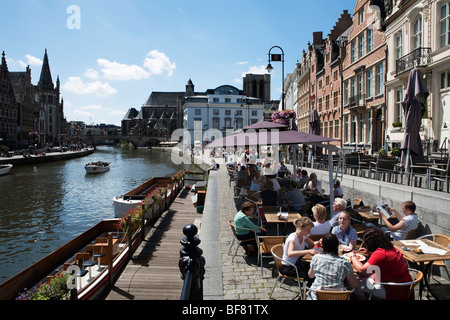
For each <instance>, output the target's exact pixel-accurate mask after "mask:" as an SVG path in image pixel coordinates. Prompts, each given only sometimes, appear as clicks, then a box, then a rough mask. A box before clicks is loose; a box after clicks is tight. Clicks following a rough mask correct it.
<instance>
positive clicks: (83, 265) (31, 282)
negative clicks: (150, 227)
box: [0, 219, 141, 300]
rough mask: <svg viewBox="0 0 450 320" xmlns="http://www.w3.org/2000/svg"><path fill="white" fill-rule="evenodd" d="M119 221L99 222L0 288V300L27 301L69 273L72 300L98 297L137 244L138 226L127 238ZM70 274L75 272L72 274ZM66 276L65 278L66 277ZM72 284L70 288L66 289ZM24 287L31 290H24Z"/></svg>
mask: <svg viewBox="0 0 450 320" xmlns="http://www.w3.org/2000/svg"><path fill="white" fill-rule="evenodd" d="M119 223H120V220H119V219H111V220H103V221H101V222H99V223H98V224H97V225H95V226H94V227H92V228H90V229H89V230H87V231H86V232H84V233H82V234H81V235H79V236H78V237H76V238H75V239H73V240H72V241H70V242H69V243H67V244H65V245H64V246H62V247H60V248H59V249H57V250H56V251H54V252H52V253H50V254H49V255H47V256H46V257H44V258H43V259H41V260H40V261H38V262H36V263H34V264H33V265H31V266H30V267H28V268H27V269H25V270H24V271H22V272H20V273H19V274H17V275H16V276H14V277H12V278H10V279H9V280H7V281H6V282H4V283H3V284H1V285H0V300H11V299H23V298H25V299H29V298H30V296H32V294H33V293H34V292H36V291H37V290H39V288H40V287H41V286H42V285H43V284H45V283H48V281H51V279H53V278H57V277H64V275H67V274H69V276H68V277H69V279H70V283H69V279H68V280H67V288H68V289H73V291H72V298H73V297H74V296H75V297H76V299H78V300H95V299H99V298H101V296H102V295H103V294H104V293H105V292H106V290H107V289H108V288H109V287H110V285H111V284H112V283H113V282H114V281H115V280H116V278H117V276H118V275H119V274H120V272H121V270H122V269H123V267H124V266H125V265H126V263H127V261H128V258H129V257H130V255H131V254H132V253H133V252H134V250H135V249H136V248H137V246H138V245H139V244H140V242H141V232H140V231H141V227H139V228H138V229H137V230H136V231H135V232H133V234H132V235H131V237H129V236H128V233H127V232H122V231H121V230H120V228H119ZM72 271H75V272H74V273H73V274H72ZM66 277H67V276H66ZM70 284H72V287H71V286H70ZM25 288H32V289H31V290H27V291H24V290H25Z"/></svg>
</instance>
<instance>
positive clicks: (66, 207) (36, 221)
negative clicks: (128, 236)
mask: <svg viewBox="0 0 450 320" xmlns="http://www.w3.org/2000/svg"><path fill="white" fill-rule="evenodd" d="M92 161H106V162H111V169H110V171H108V172H106V173H102V174H98V175H87V174H86V172H85V170H84V165H85V164H86V163H88V162H92ZM181 169H186V170H193V169H194V168H193V166H191V165H183V164H182V165H176V164H174V163H173V162H172V161H171V157H170V154H169V153H165V152H158V151H147V150H130V149H128V148H126V149H120V148H115V147H112V146H111V147H109V146H108V147H106V146H102V147H99V148H98V150H97V151H96V152H95V153H94V154H92V155H89V156H86V157H82V158H77V159H73V160H67V161H55V162H50V163H44V164H37V165H30V166H18V167H14V168H13V169H12V170H11V171H10V173H9V174H8V175H6V176H2V177H0V283H3V282H4V281H6V280H7V279H9V278H10V277H12V276H14V275H15V274H17V273H18V272H20V271H22V270H24V269H25V268H27V267H29V266H30V265H31V264H32V263H34V262H36V261H38V260H40V259H41V258H43V257H44V256H46V255H47V254H49V253H51V252H52V251H54V250H55V249H57V248H59V247H60V246H61V245H63V244H65V243H66V242H68V241H70V240H71V239H73V238H74V237H75V236H77V235H79V234H80V233H82V232H84V231H86V230H87V229H89V228H90V227H92V226H93V225H95V224H96V223H98V222H99V221H101V220H103V219H111V218H114V207H113V205H112V199H113V197H115V196H119V195H122V194H124V193H126V192H127V191H129V190H131V189H134V188H135V187H137V186H138V185H140V184H142V183H143V182H145V181H147V180H148V179H150V178H152V177H165V176H171V175H173V174H174V173H176V172H178V171H179V170H181Z"/></svg>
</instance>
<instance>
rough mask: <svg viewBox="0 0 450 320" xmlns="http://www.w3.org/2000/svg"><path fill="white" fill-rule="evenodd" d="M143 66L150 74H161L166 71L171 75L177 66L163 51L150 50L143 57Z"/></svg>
mask: <svg viewBox="0 0 450 320" xmlns="http://www.w3.org/2000/svg"><path fill="white" fill-rule="evenodd" d="M144 67H145V68H147V69H148V70H149V71H150V73H151V74H162V73H163V72H164V71H167V75H168V76H169V77H171V76H172V75H173V71H174V70H175V69H176V67H177V66H176V64H175V63H172V62H171V61H170V59H169V58H168V57H167V56H166V55H165V54H164V53H163V52H160V51H158V50H152V51H150V52H149V53H148V54H147V56H146V57H145V60H144Z"/></svg>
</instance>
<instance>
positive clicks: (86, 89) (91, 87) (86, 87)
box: [63, 77, 117, 97]
mask: <svg viewBox="0 0 450 320" xmlns="http://www.w3.org/2000/svg"><path fill="white" fill-rule="evenodd" d="M63 89H64V90H65V91H67V92H72V93H76V94H80V95H83V94H95V95H97V96H100V97H109V96H111V95H113V94H116V93H117V90H116V89H114V88H113V87H111V86H110V85H109V83H102V82H100V81H94V82H88V83H85V82H83V80H82V79H81V78H79V77H70V78H69V79H68V80H67V82H66V83H65V84H64V85H63Z"/></svg>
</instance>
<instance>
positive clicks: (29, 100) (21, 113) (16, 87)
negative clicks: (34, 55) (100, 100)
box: [0, 50, 66, 150]
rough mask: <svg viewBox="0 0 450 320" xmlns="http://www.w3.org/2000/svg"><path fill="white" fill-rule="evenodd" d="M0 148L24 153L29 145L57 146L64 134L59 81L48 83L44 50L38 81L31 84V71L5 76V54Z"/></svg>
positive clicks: (0, 76)
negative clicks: (18, 150)
mask: <svg viewBox="0 0 450 320" xmlns="http://www.w3.org/2000/svg"><path fill="white" fill-rule="evenodd" d="M0 81H1V82H2V84H1V89H0V90H1V91H0V102H1V110H0V138H1V139H3V140H2V141H1V142H0V144H3V145H6V146H7V147H8V148H9V149H11V150H15V149H25V148H28V146H29V145H30V144H32V145H37V146H38V147H43V146H45V145H46V144H49V145H50V144H53V145H59V144H60V143H61V142H62V139H63V135H64V133H65V130H66V120H65V118H64V110H63V102H62V101H61V102H60V82H59V78H58V80H57V82H56V86H55V85H54V83H53V81H52V75H51V72H50V65H49V61H48V55H47V50H45V54H44V62H43V65H42V70H41V75H40V80H39V82H38V84H37V85H36V86H34V85H33V84H32V83H31V70H30V68H29V67H27V69H26V71H25V72H9V70H8V66H7V64H6V58H5V53H4V52H3V54H2V64H1V67H0Z"/></svg>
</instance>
